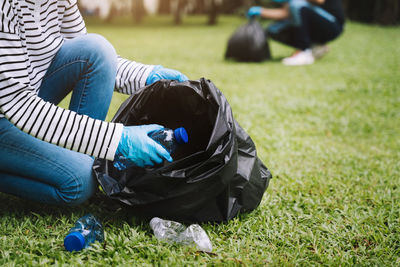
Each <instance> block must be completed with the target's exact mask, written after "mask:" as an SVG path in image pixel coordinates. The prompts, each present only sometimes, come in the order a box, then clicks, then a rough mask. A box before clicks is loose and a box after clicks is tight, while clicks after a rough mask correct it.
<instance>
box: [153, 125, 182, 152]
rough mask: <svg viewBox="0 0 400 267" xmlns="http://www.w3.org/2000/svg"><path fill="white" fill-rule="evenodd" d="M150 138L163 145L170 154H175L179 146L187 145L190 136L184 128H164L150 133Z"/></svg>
mask: <svg viewBox="0 0 400 267" xmlns="http://www.w3.org/2000/svg"><path fill="white" fill-rule="evenodd" d="M149 136H150V137H151V138H152V139H153V140H154V141H156V142H157V143H159V144H160V145H162V146H163V147H164V148H165V149H166V150H167V151H168V152H169V153H170V154H172V153H174V152H175V150H176V148H177V147H178V146H179V145H182V144H186V143H187V142H188V141H189V138H188V134H187V132H186V130H185V128H183V127H179V128H176V129H175V130H172V129H168V128H162V129H160V130H157V131H154V132H151V133H149Z"/></svg>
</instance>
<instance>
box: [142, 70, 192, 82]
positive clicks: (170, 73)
mask: <svg viewBox="0 0 400 267" xmlns="http://www.w3.org/2000/svg"><path fill="white" fill-rule="evenodd" d="M161 79H166V80H175V81H178V82H184V81H187V80H189V79H188V77H186V76H185V75H184V74H182V73H180V72H179V71H177V70H172V69H167V68H164V67H163V66H161V65H157V66H155V67H154V68H153V70H152V71H151V72H150V74H149V76H148V77H147V80H146V85H149V84H152V83H155V82H156V81H159V80H161Z"/></svg>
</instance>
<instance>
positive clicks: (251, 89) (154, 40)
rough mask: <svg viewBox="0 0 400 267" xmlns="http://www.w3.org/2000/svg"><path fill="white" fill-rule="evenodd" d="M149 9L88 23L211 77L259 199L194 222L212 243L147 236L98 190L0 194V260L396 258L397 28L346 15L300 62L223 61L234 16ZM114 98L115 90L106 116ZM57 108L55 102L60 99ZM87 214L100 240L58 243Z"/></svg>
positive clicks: (190, 72) (278, 50)
mask: <svg viewBox="0 0 400 267" xmlns="http://www.w3.org/2000/svg"><path fill="white" fill-rule="evenodd" d="M205 21H206V19H205V18H201V17H198V18H185V23H184V25H183V26H182V27H177V26H174V25H172V18H153V19H147V20H146V21H144V23H143V25H141V26H137V25H134V24H127V23H124V21H122V20H121V21H117V22H114V23H113V24H111V25H106V24H104V23H103V24H94V23H88V29H89V31H90V32H97V33H100V34H102V35H104V36H105V37H106V38H108V39H109V40H110V41H111V42H112V43H113V44H114V46H115V48H116V50H117V51H118V53H119V54H120V55H122V56H124V57H126V58H130V59H133V60H136V61H139V62H143V63H147V64H162V65H164V66H166V67H169V68H174V69H178V70H180V71H182V72H183V73H185V74H186V75H187V76H189V77H190V78H191V79H198V78H200V77H206V78H208V79H211V80H212V81H213V82H214V83H215V84H216V86H217V87H218V88H219V89H220V90H221V91H222V92H223V93H224V94H225V96H226V97H227V99H228V101H229V102H230V104H231V106H232V110H233V112H234V116H235V118H236V119H237V120H238V121H239V123H240V124H241V125H242V126H243V128H244V129H245V130H246V131H247V132H248V133H249V134H250V136H251V137H252V138H253V140H254V141H255V143H256V145H257V151H258V155H259V157H260V158H261V159H262V160H263V162H264V163H265V164H266V165H267V166H268V168H269V169H270V170H271V172H272V174H273V175H274V178H273V180H271V184H270V186H269V188H268V189H267V191H266V193H265V195H264V198H263V200H262V202H261V205H260V206H259V208H258V209H257V210H255V211H254V212H253V213H251V214H249V215H247V216H241V217H239V218H236V219H234V220H232V221H230V222H228V223H226V224H220V225H212V224H205V225H203V227H204V229H205V230H206V231H207V232H208V234H209V236H210V239H211V241H212V243H213V245H214V251H213V252H214V253H213V254H206V253H200V252H197V251H196V250H195V249H193V248H187V247H182V246H177V245H169V244H166V243H162V242H158V241H157V240H156V239H155V237H154V236H153V234H152V232H151V230H150V228H149V226H148V224H147V223H146V222H141V221H138V220H137V219H136V218H135V217H134V216H133V215H132V214H130V213H128V212H126V211H124V210H116V209H115V206H113V205H111V204H110V203H108V202H105V201H103V200H99V199H94V200H92V201H91V202H90V203H88V204H86V205H83V206H80V207H75V208H56V207H42V206H40V205H36V204H34V203H29V202H27V201H24V200H20V199H17V198H14V197H10V196H7V195H4V194H0V200H1V201H0V213H1V216H0V265H6V266H15V265H39V264H40V265H74V266H75V265H85V266H92V265H119V266H123V265H145V266H146V265H147V266H149V265H162V266H164V265H167V266H168V265H171V266H173V265H217V266H219V265H224V266H225V265H228V266H236V265H247V266H253V265H256V266H257V265H258V266H259V265H272V266H274V265H289V266H291V265H303V266H310V265H329V266H332V265H333V266H335V265H342V266H343V265H345V266H347V265H368V266H370V265H377V266H382V265H388V266H398V265H400V219H399V218H400V164H399V161H400V138H399V136H400V135H399V132H400V28H398V27H388V28H384V27H377V26H371V25H369V26H368V25H361V24H356V23H348V24H347V27H346V32H345V33H344V35H343V36H341V38H340V39H339V40H337V41H335V42H333V43H331V45H330V49H331V52H330V53H329V54H328V55H327V56H326V57H325V58H323V59H322V60H320V61H319V62H317V63H316V64H314V65H311V66H304V67H286V66H283V65H282V64H281V63H280V62H279V60H278V59H279V58H282V57H284V56H287V55H288V54H289V53H291V51H292V50H291V49H290V48H288V47H284V46H282V45H280V44H278V43H275V42H271V50H272V53H273V56H274V58H275V59H276V60H274V61H272V62H264V63H261V64H246V63H234V62H226V61H224V60H223V54H224V51H225V47H226V42H227V39H228V37H229V36H230V34H231V33H232V32H233V31H234V29H235V28H236V27H237V26H239V25H240V24H242V23H243V22H244V21H243V20H240V19H238V18H228V17H222V18H220V23H219V25H217V26H213V27H210V26H206V25H205ZM124 99H125V96H123V95H120V94H117V93H116V94H115V97H114V99H113V103H112V107H111V110H110V113H109V115H108V120H109V119H111V118H112V115H113V114H114V113H115V111H116V110H117V109H118V107H119V105H120V103H121V102H122V101H123V100H124ZM62 105H63V106H66V102H63V104H62ZM88 212H92V213H93V214H95V215H96V216H97V217H99V218H100V219H101V221H102V222H103V224H104V225H105V231H106V244H105V245H103V244H98V243H96V244H95V245H93V246H92V248H90V249H87V250H85V251H81V252H79V253H73V254H71V253H69V252H66V251H65V250H64V248H63V245H62V242H63V237H64V235H65V234H66V232H67V230H68V229H69V228H70V227H71V226H72V224H73V223H74V221H75V220H76V219H78V218H79V217H80V216H82V215H84V214H86V213H88Z"/></svg>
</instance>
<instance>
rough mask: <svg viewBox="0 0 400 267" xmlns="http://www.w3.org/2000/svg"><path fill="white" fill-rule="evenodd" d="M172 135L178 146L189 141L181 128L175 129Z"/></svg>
mask: <svg viewBox="0 0 400 267" xmlns="http://www.w3.org/2000/svg"><path fill="white" fill-rule="evenodd" d="M174 135H175V138H176V141H177V142H178V144H186V143H187V142H188V141H189V138H188V134H187V132H186V130H185V128H183V127H179V128H176V129H175V130H174Z"/></svg>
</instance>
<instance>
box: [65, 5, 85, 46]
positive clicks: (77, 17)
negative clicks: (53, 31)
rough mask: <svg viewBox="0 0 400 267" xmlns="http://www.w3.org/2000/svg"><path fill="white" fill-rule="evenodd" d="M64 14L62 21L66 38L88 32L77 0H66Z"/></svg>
mask: <svg viewBox="0 0 400 267" xmlns="http://www.w3.org/2000/svg"><path fill="white" fill-rule="evenodd" d="M65 2H66V5H65V6H64V7H63V8H64V12H63V13H64V15H63V19H62V23H61V33H62V35H63V36H64V38H66V39H72V38H75V37H77V36H79V35H82V34H86V33H87V30H86V26H85V22H84V20H83V18H82V16H81V13H80V12H79V9H78V4H77V2H76V0H67V1H65Z"/></svg>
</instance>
